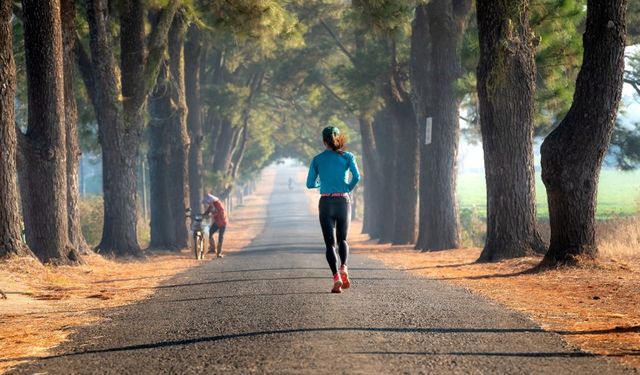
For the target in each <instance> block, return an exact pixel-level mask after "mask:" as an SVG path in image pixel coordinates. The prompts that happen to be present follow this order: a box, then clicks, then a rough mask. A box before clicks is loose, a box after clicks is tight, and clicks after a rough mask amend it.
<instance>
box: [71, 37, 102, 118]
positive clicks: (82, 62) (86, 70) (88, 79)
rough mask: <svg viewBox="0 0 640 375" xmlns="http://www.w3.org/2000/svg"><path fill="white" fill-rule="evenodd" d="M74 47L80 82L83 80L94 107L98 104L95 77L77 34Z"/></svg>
mask: <svg viewBox="0 0 640 375" xmlns="http://www.w3.org/2000/svg"><path fill="white" fill-rule="evenodd" d="M74 48H75V55H76V64H77V65H78V70H79V71H80V76H81V77H82V82H84V85H85V87H86V88H87V93H88V94H89V99H90V100H91V103H92V104H93V107H94V108H96V107H97V106H98V102H96V100H97V97H96V95H97V93H96V79H95V77H94V75H93V68H92V63H91V57H90V56H89V54H88V53H87V51H86V50H85V48H84V46H83V45H82V43H81V42H80V37H79V36H78V35H76V42H75V46H74Z"/></svg>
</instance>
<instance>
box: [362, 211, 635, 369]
mask: <svg viewBox="0 0 640 375" xmlns="http://www.w3.org/2000/svg"><path fill="white" fill-rule="evenodd" d="M359 224H360V223H354V228H353V232H352V233H354V234H355V233H359V231H360V227H359ZM611 224H613V223H611ZM637 224H638V223H637V221H636V223H635V224H634V223H633V222H630V221H627V222H625V223H622V225H616V226H615V228H616V229H615V230H613V229H612V228H613V227H612V228H610V229H611V237H607V239H605V240H604V241H603V244H602V246H601V248H602V250H603V254H602V256H601V257H600V259H599V261H598V262H597V263H596V264H595V265H593V266H591V267H585V268H574V269H558V270H551V271H546V272H542V273H523V272H524V271H527V270H530V269H531V268H533V267H534V266H536V265H537V264H538V263H539V262H540V260H541V259H540V258H538V257H528V258H521V259H514V260H508V261H503V262H498V263H492V264H477V263H475V260H476V259H477V258H478V256H479V255H480V249H477V248H470V249H459V250H448V251H440V252H430V253H421V252H417V251H415V250H413V249H412V248H411V247H406V246H405V247H396V246H389V245H387V244H383V245H381V244H375V243H372V242H370V241H367V237H366V236H363V235H359V236H358V235H354V236H352V241H351V244H352V249H354V251H356V252H359V253H366V254H368V255H370V256H371V257H373V258H376V259H379V260H382V261H383V262H385V263H387V264H389V265H390V266H393V267H397V268H401V269H406V270H408V271H409V272H414V273H417V274H420V275H424V276H428V277H432V278H436V279H440V280H445V281H447V282H451V283H454V284H457V285H460V286H462V287H465V288H467V289H469V290H471V291H473V292H474V293H477V294H480V295H482V296H485V297H487V298H490V299H492V300H495V301H497V302H499V303H502V304H504V305H505V306H506V307H508V308H511V309H514V310H518V311H522V312H524V313H525V314H527V315H529V316H530V317H531V318H532V319H533V320H535V321H536V322H538V323H540V324H541V325H542V327H543V328H545V329H547V330H551V331H557V332H559V333H560V334H562V336H563V337H564V338H565V339H566V340H567V341H568V342H569V343H572V344H574V345H576V346H578V347H580V348H581V349H583V350H586V351H589V352H593V353H596V354H602V355H608V356H613V357H617V358H620V359H622V360H623V361H624V362H625V363H627V364H630V365H632V366H637V367H640V357H639V355H640V297H639V296H638V291H639V290H640V253H638V251H640V250H636V251H633V250H632V249H634V247H633V246H634V245H633V244H634V243H637V242H633V241H637V240H638V238H637V237H636V238H635V240H634V239H633V238H632V237H633V236H632V234H634V233H635V234H636V236H637V234H638V231H639V230H640V229H638V228H639V227H638V226H637ZM634 225H635V226H634ZM634 231H635V232H634ZM609 241H610V242H609ZM635 249H638V248H637V247H635Z"/></svg>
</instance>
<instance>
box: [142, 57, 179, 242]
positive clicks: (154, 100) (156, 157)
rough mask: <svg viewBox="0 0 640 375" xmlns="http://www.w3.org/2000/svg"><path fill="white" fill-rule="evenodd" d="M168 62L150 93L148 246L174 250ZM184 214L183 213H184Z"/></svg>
mask: <svg viewBox="0 0 640 375" xmlns="http://www.w3.org/2000/svg"><path fill="white" fill-rule="evenodd" d="M167 65H168V62H167V63H165V64H163V66H162V67H161V68H160V73H159V74H158V78H157V83H156V87H155V89H154V90H153V92H152V93H151V95H149V99H148V102H149V104H148V108H149V117H150V119H149V153H148V158H149V182H150V184H149V186H150V203H151V204H150V211H151V228H150V229H151V241H150V243H149V247H150V248H151V249H163V250H176V249H178V247H177V246H175V243H176V237H175V235H176V232H175V230H174V228H173V221H172V219H171V217H172V215H173V213H172V205H171V194H170V184H171V183H172V177H171V169H170V164H171V147H170V143H171V137H170V133H171V131H170V127H171V121H172V119H171V117H172V115H173V114H174V113H173V108H172V103H171V93H170V91H171V89H172V87H171V82H170V78H169V70H168V67H167ZM183 216H184V215H183Z"/></svg>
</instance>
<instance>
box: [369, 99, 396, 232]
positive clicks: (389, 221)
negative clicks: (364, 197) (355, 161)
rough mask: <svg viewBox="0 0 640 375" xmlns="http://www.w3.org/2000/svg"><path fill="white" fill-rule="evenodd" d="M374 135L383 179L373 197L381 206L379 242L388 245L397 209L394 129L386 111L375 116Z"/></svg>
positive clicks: (393, 229) (393, 228)
mask: <svg viewBox="0 0 640 375" xmlns="http://www.w3.org/2000/svg"><path fill="white" fill-rule="evenodd" d="M373 130H374V134H375V136H376V140H378V153H379V155H380V156H379V157H380V159H381V166H382V170H383V171H384V173H383V176H384V177H383V179H382V181H381V182H380V188H379V189H375V190H374V192H375V193H376V194H375V196H374V197H373V198H374V199H376V200H378V202H379V204H381V205H382V207H381V211H382V216H381V217H380V218H379V220H380V222H379V224H380V242H381V243H389V242H391V241H392V239H393V236H394V233H395V232H394V231H395V226H394V225H393V220H395V217H396V209H397V207H396V206H395V204H394V201H393V199H394V196H395V193H394V192H395V191H396V186H397V181H396V179H395V176H394V172H393V171H394V169H395V165H396V164H395V150H396V143H395V140H394V136H395V135H394V133H395V127H394V123H393V120H392V118H391V115H390V114H389V111H388V110H387V109H383V110H381V111H380V112H378V113H377V114H376V117H375V120H374V125H373Z"/></svg>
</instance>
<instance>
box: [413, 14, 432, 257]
mask: <svg viewBox="0 0 640 375" xmlns="http://www.w3.org/2000/svg"><path fill="white" fill-rule="evenodd" d="M431 50H432V47H431V33H430V30H429V16H428V8H427V6H426V5H419V6H418V7H416V11H415V18H414V21H413V25H412V30H411V60H410V63H411V64H410V68H411V94H412V99H413V106H414V110H415V112H416V120H417V121H418V132H419V134H418V139H419V142H420V145H419V147H420V176H419V185H420V187H419V189H418V197H419V198H418V205H419V212H418V239H417V240H416V249H419V250H422V249H427V248H428V244H429V235H428V233H429V226H430V225H429V224H430V221H431V220H430V217H429V215H430V214H431V213H430V212H429V206H428V205H427V202H428V201H429V200H431V199H432V198H431V196H430V195H429V189H428V185H429V183H430V179H429V178H427V171H426V169H427V166H428V165H429V163H430V162H431V159H429V158H428V150H429V149H428V147H427V145H426V144H425V136H426V119H427V117H428V115H427V114H428V113H429V114H431V113H432V112H433V106H432V102H433V99H432V98H431V97H430V95H431V94H432V93H433V92H434V90H430V86H431V85H432V82H431V79H432V74H431V70H432V64H433V62H432V56H431Z"/></svg>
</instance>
